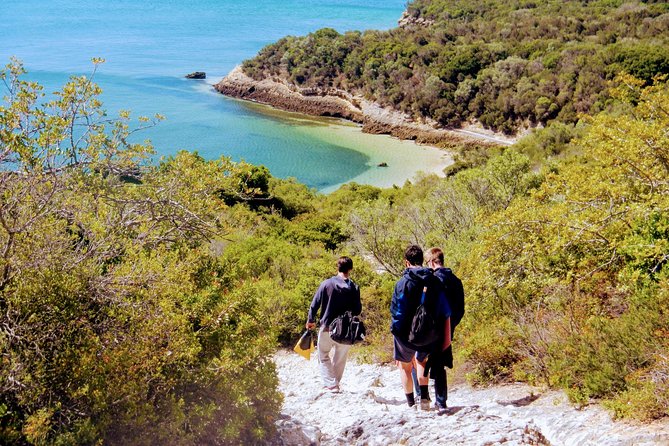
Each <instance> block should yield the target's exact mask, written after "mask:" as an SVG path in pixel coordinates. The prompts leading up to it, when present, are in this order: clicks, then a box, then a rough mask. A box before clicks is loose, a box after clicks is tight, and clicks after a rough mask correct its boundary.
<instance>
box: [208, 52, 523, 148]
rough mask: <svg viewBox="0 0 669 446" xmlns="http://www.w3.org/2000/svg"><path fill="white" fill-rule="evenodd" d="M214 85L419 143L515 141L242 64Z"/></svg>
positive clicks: (239, 95) (232, 93)
mask: <svg viewBox="0 0 669 446" xmlns="http://www.w3.org/2000/svg"><path fill="white" fill-rule="evenodd" d="M214 89H215V90H216V91H218V92H219V93H221V94H223V95H225V96H229V97H233V98H236V99H241V100H245V101H251V102H257V103H261V104H266V105H270V106H272V107H275V108H278V109H281V110H285V111H290V112H297V113H303V114H307V115H312V116H327V117H333V118H341V119H345V120H348V121H352V122H355V123H357V124H361V125H362V131H363V132H364V133H370V134H381V135H391V136H394V137H396V138H399V139H402V140H412V141H415V142H416V143H418V144H427V145H432V146H435V145H454V144H467V143H472V142H477V143H479V144H480V143H482V144H486V145H496V146H498V145H511V144H513V143H514V142H515V138H508V137H506V136H504V135H500V134H491V132H488V131H485V130H482V129H480V128H478V127H476V126H473V125H472V126H469V127H468V128H464V129H456V130H445V129H438V128H436V127H435V126H434V125H429V124H425V123H420V122H416V121H415V120H413V119H412V118H410V117H409V116H407V115H405V114H404V113H401V112H398V111H396V110H392V109H389V108H384V107H381V106H380V105H379V104H376V103H374V102H371V101H368V100H366V99H364V98H362V97H359V96H354V95H352V94H351V93H349V92H347V91H344V90H339V89H336V88H299V87H297V86H295V85H293V84H289V83H287V82H285V81H283V80H282V79H276V78H271V79H263V80H260V81H256V80H255V79H253V78H251V77H250V76H248V75H246V74H245V73H244V72H243V71H242V68H241V66H240V65H238V66H236V67H235V68H234V69H233V70H232V71H230V73H229V74H228V75H227V76H225V77H224V78H223V79H221V80H220V81H219V82H218V83H216V84H214Z"/></svg>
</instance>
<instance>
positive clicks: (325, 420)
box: [275, 351, 669, 446]
mask: <svg viewBox="0 0 669 446" xmlns="http://www.w3.org/2000/svg"><path fill="white" fill-rule="evenodd" d="M275 362H276V364H277V371H278V374H279V380H280V384H279V385H280V389H281V391H282V392H283V394H284V396H285V399H284V404H283V410H282V419H281V420H280V421H279V422H278V426H279V430H280V432H281V438H282V442H283V444H284V445H286V446H288V445H290V446H293V445H305V446H307V445H323V446H329V445H369V446H375V445H379V446H380V445H383V446H386V445H480V446H493V445H508V446H512V445H553V446H555V445H579V446H580V445H605V446H614V445H615V446H619V445H620V446H622V445H625V446H626V445H669V422H662V423H653V424H650V425H641V424H628V423H622V422H614V421H612V420H611V418H610V416H609V415H608V413H607V412H606V411H605V410H604V409H602V408H600V407H597V406H591V407H587V408H585V409H582V410H577V409H575V408H573V407H572V406H570V405H569V404H568V402H567V399H566V397H565V396H564V394H563V393H561V392H557V391H542V390H541V389H538V388H533V387H530V386H527V385H524V384H513V385H506V386H495V387H490V388H485V389H474V388H471V387H469V386H467V385H458V386H455V387H452V388H449V398H448V405H449V412H448V413H446V414H443V415H439V414H437V413H436V412H434V411H431V412H421V411H417V410H415V409H413V408H409V407H407V405H406V402H405V399H404V395H403V392H402V389H401V385H400V380H399V372H397V369H396V368H394V367H391V366H383V365H368V364H355V363H354V362H352V361H349V363H348V364H347V368H346V372H345V373H344V378H343V381H342V385H341V387H342V389H341V392H340V393H330V392H324V391H323V390H322V383H321V381H320V375H319V371H318V360H317V357H316V355H315V354H313V355H312V357H311V360H310V361H306V360H305V359H304V358H302V357H301V356H298V355H297V354H295V353H293V352H286V351H280V352H278V353H277V354H276V356H275ZM432 390H433V389H432V385H430V391H431V392H432ZM432 398H433V400H434V395H432Z"/></svg>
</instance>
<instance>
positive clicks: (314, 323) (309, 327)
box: [305, 322, 316, 330]
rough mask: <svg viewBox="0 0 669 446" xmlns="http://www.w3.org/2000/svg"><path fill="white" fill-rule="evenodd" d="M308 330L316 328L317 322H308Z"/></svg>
mask: <svg viewBox="0 0 669 446" xmlns="http://www.w3.org/2000/svg"><path fill="white" fill-rule="evenodd" d="M305 327H306V328H307V330H311V329H312V328H315V327H316V322H307V325H305Z"/></svg>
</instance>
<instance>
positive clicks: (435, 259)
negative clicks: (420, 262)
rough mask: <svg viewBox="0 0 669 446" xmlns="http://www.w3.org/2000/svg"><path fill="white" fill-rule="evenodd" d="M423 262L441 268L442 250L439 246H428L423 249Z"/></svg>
mask: <svg viewBox="0 0 669 446" xmlns="http://www.w3.org/2000/svg"><path fill="white" fill-rule="evenodd" d="M425 263H427V266H429V267H430V268H433V269H436V268H442V267H443V266H444V252H443V251H442V250H441V249H439V248H430V249H428V250H427V251H425Z"/></svg>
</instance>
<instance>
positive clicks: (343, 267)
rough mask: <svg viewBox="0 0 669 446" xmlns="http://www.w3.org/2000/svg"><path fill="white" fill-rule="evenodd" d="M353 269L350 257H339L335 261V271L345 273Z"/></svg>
mask: <svg viewBox="0 0 669 446" xmlns="http://www.w3.org/2000/svg"><path fill="white" fill-rule="evenodd" d="M352 269H353V260H351V258H350V257H346V256H341V257H339V260H337V271H339V272H340V273H347V272H349V271H351V270H352Z"/></svg>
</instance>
